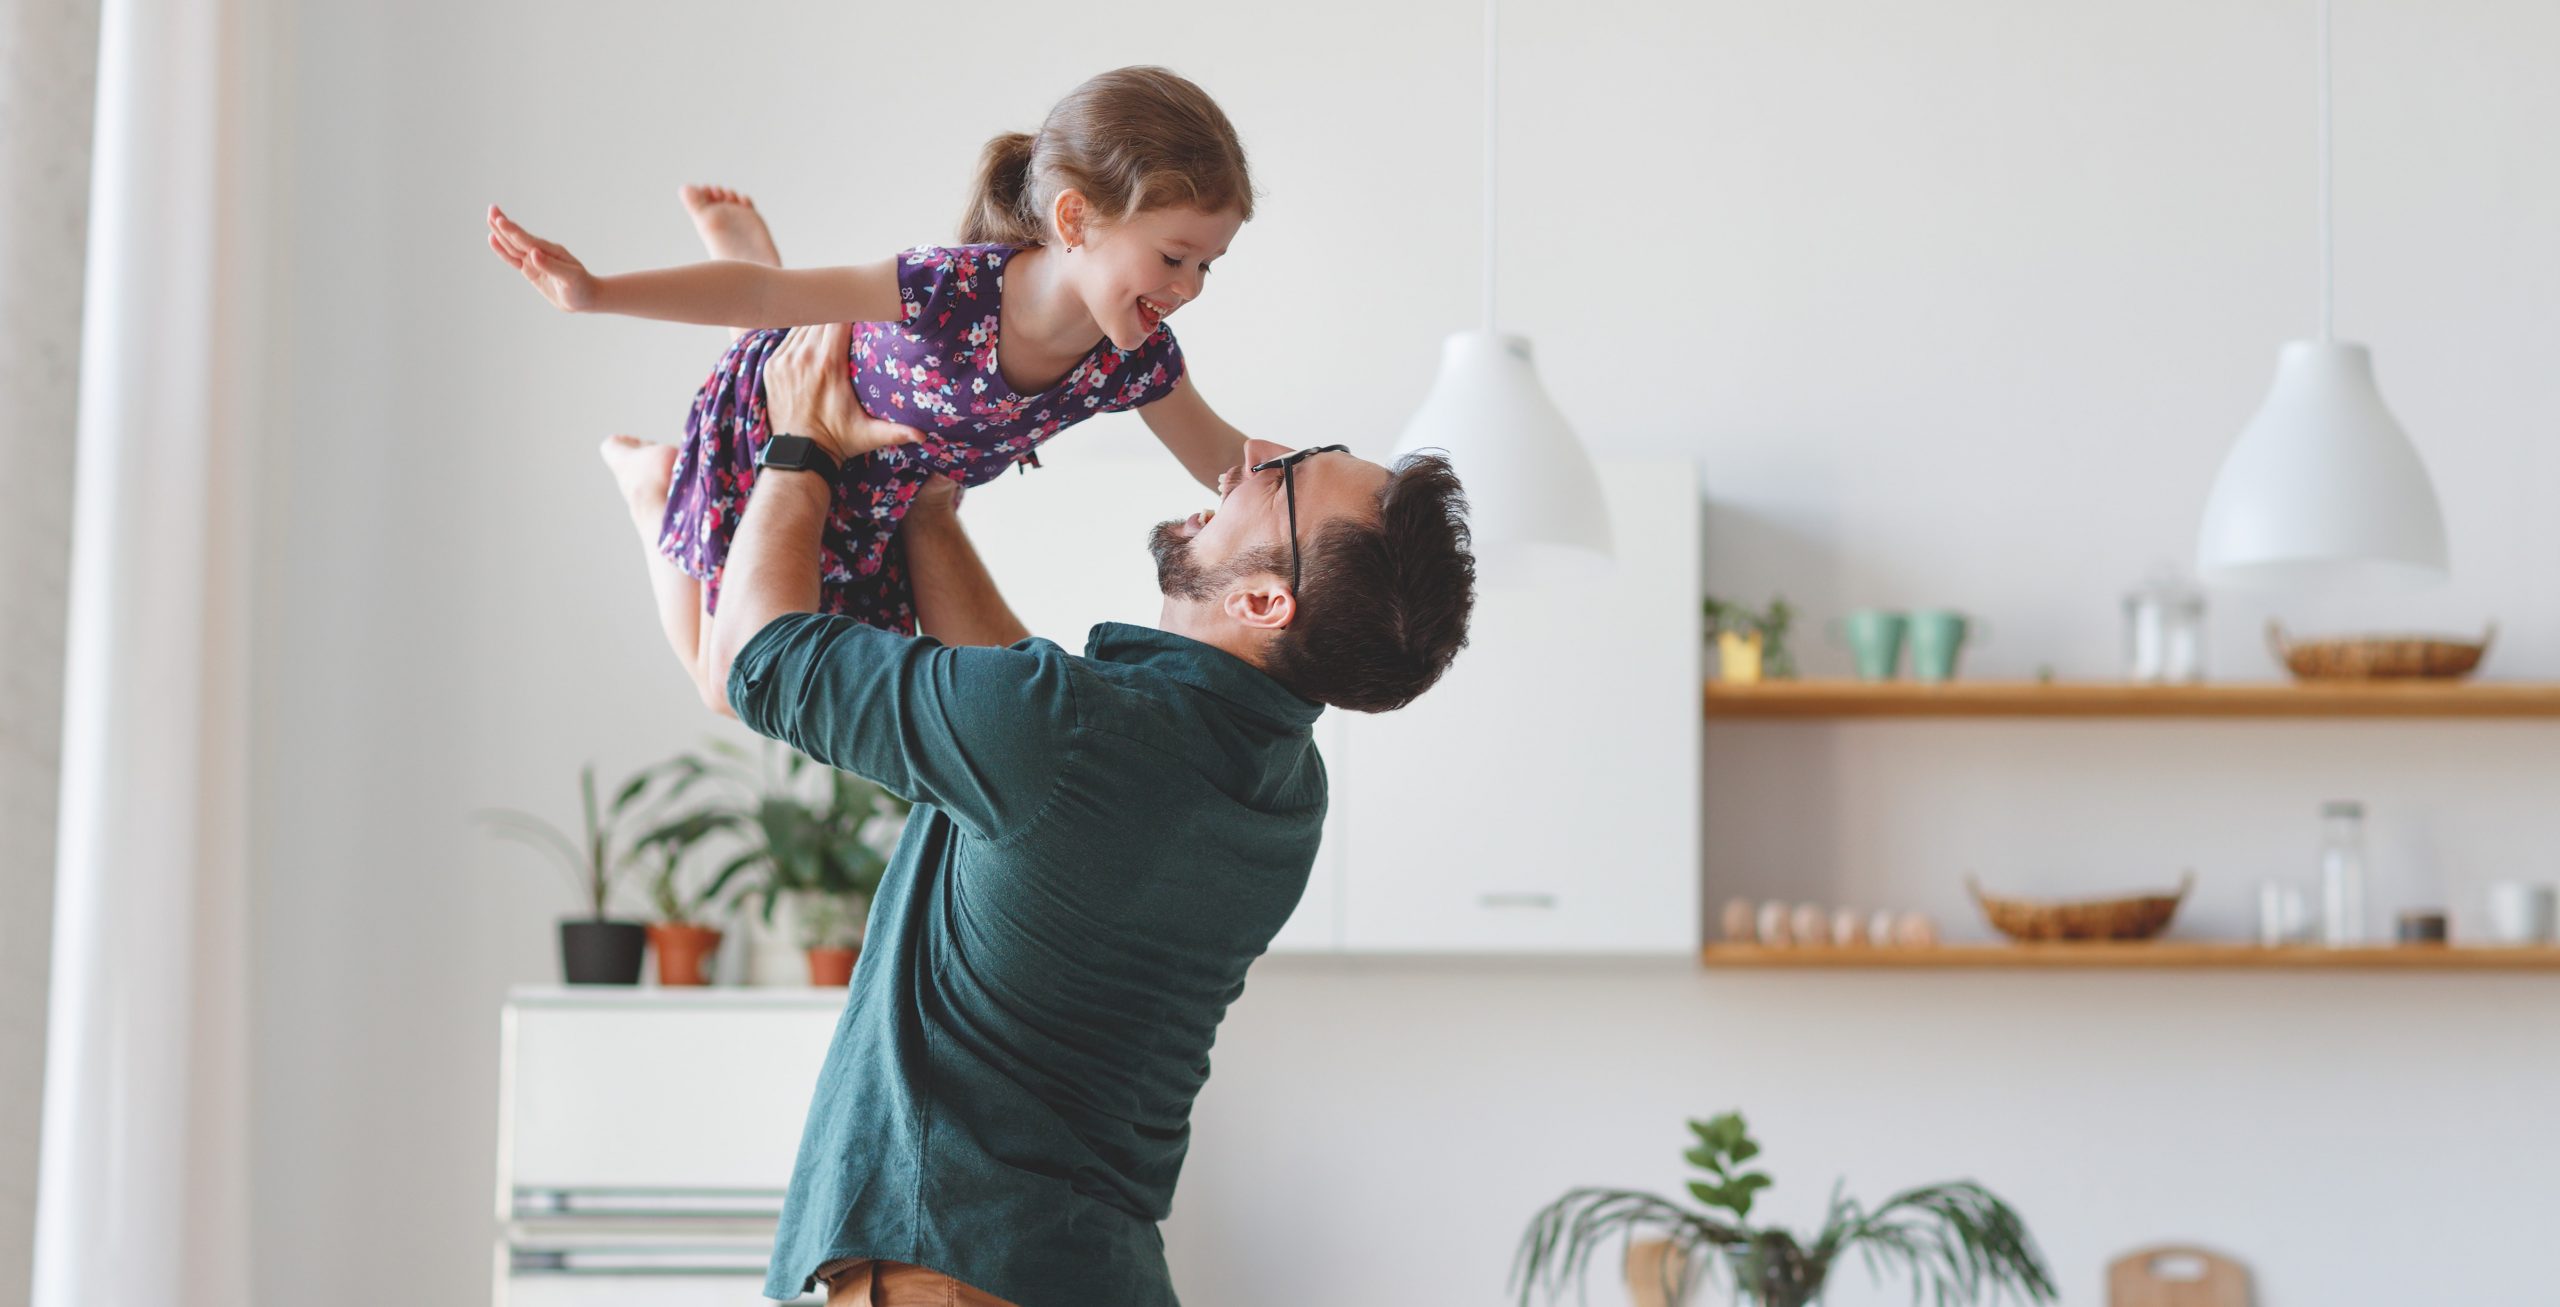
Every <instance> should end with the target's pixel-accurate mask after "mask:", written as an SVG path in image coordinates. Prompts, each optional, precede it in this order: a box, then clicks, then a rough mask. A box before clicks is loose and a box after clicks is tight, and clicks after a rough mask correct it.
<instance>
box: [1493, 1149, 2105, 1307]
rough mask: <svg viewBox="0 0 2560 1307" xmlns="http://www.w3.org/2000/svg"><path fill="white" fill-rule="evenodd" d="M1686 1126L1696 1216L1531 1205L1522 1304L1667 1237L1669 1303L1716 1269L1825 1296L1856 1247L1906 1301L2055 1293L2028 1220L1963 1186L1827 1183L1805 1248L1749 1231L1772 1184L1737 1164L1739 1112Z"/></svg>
mask: <svg viewBox="0 0 2560 1307" xmlns="http://www.w3.org/2000/svg"><path fill="white" fill-rule="evenodd" d="M1689 1131H1690V1133H1691V1134H1692V1135H1694V1136H1695V1137H1696V1139H1697V1144H1696V1146H1694V1147H1692V1148H1690V1149H1689V1150H1688V1151H1687V1152H1686V1153H1684V1154H1682V1156H1683V1157H1685V1158H1686V1159H1687V1160H1688V1162H1689V1164H1690V1165H1692V1166H1695V1167H1697V1168H1698V1169H1699V1170H1701V1171H1704V1172H1705V1173H1706V1176H1705V1178H1703V1179H1698V1180H1692V1181H1690V1182H1689V1195H1690V1197H1692V1198H1694V1199H1696V1200H1697V1202H1698V1204H1699V1210H1692V1209H1690V1208H1688V1207H1684V1206H1682V1205H1680V1204H1679V1203H1676V1202H1673V1201H1672V1200H1670V1199H1667V1198H1662V1197H1659V1196H1657V1195H1654V1194H1649V1193H1642V1192H1638V1191H1635V1190H1628V1189H1590V1188H1585V1189H1574V1190H1571V1191H1568V1192H1567V1193H1566V1194H1565V1195H1564V1196H1563V1197H1562V1198H1559V1199H1557V1200H1556V1201H1554V1202H1552V1203H1549V1204H1548V1205H1547V1206H1546V1207H1544V1208H1541V1209H1540V1210H1539V1212H1538V1214H1537V1215H1536V1216H1535V1217H1533V1218H1531V1220H1530V1222H1529V1228H1528V1231H1527V1232H1526V1233H1524V1234H1523V1235H1522V1236H1521V1238H1520V1250H1519V1253H1518V1255H1517V1256H1516V1257H1515V1258H1514V1259H1513V1261H1512V1268H1511V1276H1512V1283H1513V1284H1514V1285H1516V1286H1517V1287H1518V1289H1519V1291H1520V1303H1521V1307H1529V1304H1530V1302H1531V1299H1532V1297H1533V1295H1534V1294H1535V1292H1536V1291H1537V1290H1538V1289H1540V1288H1545V1289H1546V1290H1547V1291H1548V1294H1549V1298H1550V1300H1551V1301H1552V1300H1553V1299H1554V1298H1555V1297H1557V1296H1560V1295H1561V1294H1562V1293H1563V1291H1564V1288H1565V1286H1567V1285H1569V1284H1571V1285H1579V1284H1580V1283H1581V1281H1582V1278H1583V1276H1584V1274H1585V1273H1586V1272H1587V1271H1588V1270H1589V1268H1590V1264H1591V1259H1592V1256H1593V1255H1594V1254H1595V1253H1596V1252H1598V1251H1599V1250H1600V1249H1601V1248H1603V1247H1605V1246H1608V1245H1610V1244H1613V1243H1614V1244H1617V1245H1619V1246H1621V1247H1623V1246H1624V1245H1625V1244H1626V1243H1627V1242H1628V1241H1630V1240H1632V1239H1634V1238H1636V1237H1638V1236H1640V1235H1641V1236H1646V1237H1651V1238H1660V1239H1664V1240H1668V1241H1669V1242H1670V1243H1671V1244H1673V1245H1674V1247H1675V1248H1676V1249H1677V1250H1678V1252H1679V1254H1680V1255H1679V1256H1678V1257H1675V1258H1670V1259H1666V1260H1665V1261H1664V1262H1663V1266H1664V1276H1665V1280H1666V1283H1664V1284H1663V1285H1662V1291H1663V1293H1664V1295H1665V1296H1666V1297H1667V1298H1668V1299H1669V1300H1670V1301H1672V1302H1674V1303H1678V1302H1682V1301H1685V1300H1686V1299H1687V1298H1688V1297H1689V1296H1690V1295H1691V1294H1693V1293H1695V1292H1696V1290H1697V1288H1698V1285H1699V1282H1700V1280H1701V1279H1702V1278H1703V1277H1704V1276H1705V1275H1707V1274H1708V1273H1710V1271H1711V1270H1712V1269H1713V1268H1714V1267H1715V1266H1716V1265H1717V1264H1718V1262H1719V1260H1721V1262H1722V1263H1723V1266H1724V1269H1725V1271H1726V1272H1727V1273H1728V1274H1729V1275H1730V1277H1731V1279H1732V1284H1733V1291H1734V1296H1735V1298H1736V1300H1737V1301H1741V1302H1748V1303H1753V1304H1757V1307H1805V1304H1808V1303H1812V1302H1814V1301H1815V1300H1817V1299H1819V1298H1820V1297H1821V1296H1822V1290H1823V1286H1824V1284H1825V1283H1826V1282H1827V1281H1828V1279H1829V1277H1830V1274H1831V1270H1832V1267H1833V1265H1834V1264H1835V1263H1836V1262H1837V1261H1838V1260H1839V1258H1840V1257H1841V1256H1842V1255H1843V1254H1845V1253H1848V1252H1849V1251H1851V1250H1853V1249H1854V1250H1855V1251H1856V1252H1857V1253H1858V1255H1859V1257H1860V1259H1861V1260H1862V1261H1863V1262H1864V1263H1865V1264H1866V1267H1867V1269H1868V1272H1869V1273H1870V1274H1872V1275H1875V1276H1877V1277H1878V1278H1879V1279H1881V1278H1882V1277H1883V1276H1884V1275H1885V1274H1886V1273H1887V1272H1897V1273H1899V1274H1902V1275H1906V1276H1908V1277H1910V1279H1911V1282H1912V1288H1911V1296H1912V1301H1913V1302H1915V1303H1916V1302H1919V1301H1921V1300H1922V1298H1923V1297H1924V1296H1928V1295H1934V1300H1935V1302H1936V1303H1937V1304H1939V1307H1946V1305H1947V1304H1951V1303H1974V1302H1980V1301H1983V1300H1984V1299H1985V1298H1986V1297H1988V1298H1992V1299H1998V1298H2001V1297H2004V1296H2010V1295H2014V1296H2016V1297H2017V1298H2019V1299H2021V1300H2023V1301H2026V1302H2034V1303H2047V1302H2052V1301H2055V1300H2056V1298H2057V1297H2058V1296H2059V1295H2058V1293H2057V1292H2056V1290H2055V1288H2054V1284H2053V1276H2052V1274H2051V1273H2050V1272H2048V1271H2047V1270H2046V1269H2045V1266H2044V1260H2043V1257H2042V1256H2041V1255H2040V1254H2039V1253H2038V1252H2037V1251H2036V1247H2035V1241H2034V1239H2033V1238H2032V1237H2031V1236H2029V1235H2028V1233H2027V1227H2026V1223H2025V1222H2024V1221H2022V1220H2020V1219H2019V1217H2018V1214H2017V1213H2016V1212H2015V1211H2013V1210H2011V1209H2010V1207H2009V1205H2008V1204H2006V1203H2004V1202H2002V1201H2000V1199H1999V1198H1997V1197H1996V1196H1994V1195H1993V1194H1992V1193H1991V1192H1990V1191H1989V1190H1987V1189H1984V1188H1983V1187H1982V1186H1980V1185H1978V1184H1975V1183H1973V1182H1972V1181H1969V1180H1964V1181H1956V1182H1953V1183H1947V1184H1933V1185H1923V1186H1921V1187H1919V1188H1917V1189H1907V1190H1904V1191H1903V1192H1901V1193H1898V1194H1895V1195H1894V1196H1892V1197H1891V1198H1888V1199H1886V1200H1885V1201H1884V1203H1883V1204H1882V1205H1881V1206H1879V1207H1876V1208H1875V1209H1873V1210H1868V1209H1867V1208H1865V1207H1863V1206H1861V1205H1860V1204H1859V1203H1857V1202H1856V1201H1854V1200H1852V1199H1849V1198H1846V1197H1843V1196H1842V1195H1841V1193H1840V1190H1839V1188H1838V1187H1837V1186H1835V1187H1834V1188H1833V1190H1832V1193H1831V1202H1830V1206H1829V1209H1828V1212H1827V1214H1826V1215H1825V1217H1824V1220H1823V1223H1822V1230H1821V1232H1820V1233H1819V1234H1817V1235H1816V1236H1815V1237H1814V1238H1813V1240H1812V1241H1811V1242H1805V1241H1802V1240H1799V1239H1797V1238H1796V1237H1795V1236H1794V1235H1793V1234H1791V1233H1789V1232H1788V1231H1786V1230H1783V1229H1778V1228H1776V1227H1768V1226H1754V1225H1753V1224H1751V1207H1752V1203H1753V1200H1754V1199H1755V1198H1757V1197H1758V1196H1759V1194H1760V1193H1761V1191H1763V1190H1765V1189H1767V1188H1769V1187H1770V1186H1771V1184H1772V1183H1774V1182H1773V1181H1772V1180H1771V1179H1770V1178H1769V1176H1768V1175H1767V1174H1766V1173H1764V1172H1760V1171H1751V1170H1745V1169H1743V1164H1744V1163H1746V1162H1748V1161H1750V1160H1751V1159H1752V1158H1754V1157H1757V1156H1758V1155H1759V1153H1760V1145H1759V1144H1758V1142H1757V1141H1755V1140H1753V1139H1752V1138H1751V1134H1750V1131H1749V1129H1748V1128H1747V1127H1746V1126H1745V1125H1744V1124H1743V1120H1742V1116H1741V1114H1740V1113H1738V1112H1727V1113H1724V1114H1723V1115H1720V1116H1716V1117H1713V1118H1710V1119H1708V1120H1705V1121H1691V1122H1690V1123H1689ZM1675 1268H1677V1269H1675ZM1675 1278H1676V1282H1674V1281H1675Z"/></svg>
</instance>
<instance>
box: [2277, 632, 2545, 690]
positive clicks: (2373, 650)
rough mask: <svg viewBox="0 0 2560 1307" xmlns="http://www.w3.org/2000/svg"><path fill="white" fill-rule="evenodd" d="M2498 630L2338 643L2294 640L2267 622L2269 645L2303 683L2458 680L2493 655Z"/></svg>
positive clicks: (2373, 637)
mask: <svg viewBox="0 0 2560 1307" xmlns="http://www.w3.org/2000/svg"><path fill="white" fill-rule="evenodd" d="M2497 634H2498V628H2497V627H2495V626H2492V627H2490V628H2489V629H2488V630H2487V631H2485V632H2483V633H2482V634H2481V636H2480V638H2479V639H2478V640H2451V639H2446V638H2445V637H2443V636H2436V635H2366V636H2356V637H2353V638H2346V639H2333V640H2293V639H2288V638H2286V636H2285V633H2284V626H2283V624H2282V623H2279V622H2269V623H2267V645H2268V647H2270V648H2272V649H2274V650H2275V654H2276V657H2277V658H2278V659H2279V660H2281V661H2282V662H2283V663H2284V665H2285V668H2286V670H2288V671H2290V672H2292V673H2293V675H2294V679H2296V680H2302V681H2363V680H2382V679H2391V678H2401V677H2424V678H2429V679H2434V680H2453V679H2456V678H2458V677H2464V676H2469V675H2470V674H2471V673H2472V672H2473V671H2474V670H2476V669H2477V668H2478V667H2479V666H2480V659H2481V658H2482V657H2483V656H2484V655H2486V654H2487V653H2488V652H2489V642H2490V641H2491V640H2493V639H2495V638H2497Z"/></svg>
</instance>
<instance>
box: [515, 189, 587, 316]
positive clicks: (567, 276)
mask: <svg viewBox="0 0 2560 1307" xmlns="http://www.w3.org/2000/svg"><path fill="white" fill-rule="evenodd" d="M489 248H490V249H491V250H492V251H494V252H496V254H497V256H498V257H499V258H500V259H503V260H505V261H506V264H507V266H508V267H510V268H513V269H515V270H516V271H518V272H521V273H523V274H524V279H525V280H526V281H529V282H532V283H533V288H534V289H535V290H538V291H540V292H542V298H544V299H547V300H549V301H551V303H552V306H553V307H555V308H558V309H560V310H562V311H563V312H567V313H584V312H586V311H587V310H589V309H592V308H594V307H595V306H596V275H595V274H594V273H592V272H589V271H587V265H585V264H583V263H580V262H578V257H577V256H576V255H574V254H571V253H570V252H569V251H567V250H565V249H562V248H560V246H559V245H557V244H555V243H553V242H551V241H547V240H544V239H542V238H541V237H539V236H536V235H534V234H533V233H532V232H529V231H526V230H525V229H524V228H522V227H519V226H517V225H516V221H515V219H513V218H510V217H508V216H507V215H505V214H504V213H501V212H499V211H498V206H497V205H494V204H492V205H490V206H489Z"/></svg>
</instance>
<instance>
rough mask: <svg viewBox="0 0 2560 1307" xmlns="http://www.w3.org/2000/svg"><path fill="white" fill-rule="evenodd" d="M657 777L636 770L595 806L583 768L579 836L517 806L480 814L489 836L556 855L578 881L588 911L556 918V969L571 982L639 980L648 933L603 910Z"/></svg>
mask: <svg viewBox="0 0 2560 1307" xmlns="http://www.w3.org/2000/svg"><path fill="white" fill-rule="evenodd" d="M657 774H658V773H657V769H656V768H650V769H647V770H644V771H641V772H639V773H636V774H635V775H633V776H631V777H630V778H629V779H628V780H625V781H624V782H623V783H622V785H621V787H620V788H619V789H617V790H615V791H614V795H613V802H612V803H611V804H608V805H603V806H599V805H598V804H597V802H596V769H595V764H593V763H589V764H587V765H585V766H583V767H580V768H579V769H578V799H579V812H580V817H581V822H580V828H579V830H580V833H579V836H578V837H576V838H573V837H571V836H570V835H569V834H568V833H567V832H566V831H563V830H561V829H560V828H559V827H558V826H556V825H553V824H552V823H551V822H548V821H545V820H543V819H542V818H540V817H537V816H535V815H533V814H532V813H529V812H523V811H519V810H517V809H514V808H491V809H486V810H484V811H482V812H481V813H480V819H481V821H482V822H483V823H485V824H486V825H487V826H488V827H489V829H490V830H491V831H492V832H493V833H495V834H496V835H498V836H499V837H501V838H504V839H509V840H514V841H515V842H517V843H519V844H523V845H525V846H527V847H529V848H532V849H535V850H537V851H539V852H541V853H543V854H545V855H547V856H549V857H551V858H553V859H555V860H557V862H558V863H559V865H560V866H561V867H562V868H564V869H566V870H567V871H568V873H569V875H570V878H571V879H572V880H573V881H574V882H575V883H576V885H577V891H578V897H579V899H580V900H581V901H582V902H583V903H584V904H585V905H586V907H587V915H586V916H585V917H583V918H575V919H570V920H564V921H562V922H561V923H560V969H561V972H562V974H563V976H565V977H566V979H567V980H568V982H569V983H570V984H572V985H636V984H638V983H640V957H641V951H642V949H643V947H644V946H645V945H646V944H647V942H648V932H647V931H646V930H645V929H644V928H643V927H642V926H641V924H640V923H639V922H636V921H617V920H612V919H610V918H608V917H607V915H606V913H607V911H608V909H609V907H610V905H611V901H612V898H613V891H614V888H615V886H616V885H618V884H619V883H621V881H622V880H623V879H624V877H625V876H627V875H628V874H629V872H630V869H631V865H632V863H633V862H634V861H635V860H636V857H637V853H636V849H637V846H638V844H639V840H638V839H636V838H634V837H633V836H632V835H631V834H630V830H629V828H630V827H631V826H633V825H634V824H636V823H637V822H638V821H639V820H640V819H641V817H642V814H643V813H644V812H646V811H647V810H648V809H649V806H650V805H649V804H647V803H646V802H644V798H645V796H646V795H647V794H648V792H649V790H650V788H651V784H652V782H653V781H654V780H655V779H656V777H657Z"/></svg>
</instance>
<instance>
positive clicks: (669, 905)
mask: <svg viewBox="0 0 2560 1307" xmlns="http://www.w3.org/2000/svg"><path fill="white" fill-rule="evenodd" d="M707 833H708V832H707V831H706V832H705V834H707ZM700 838H701V837H700V836H696V837H694V840H681V839H667V838H660V839H656V840H652V841H651V842H650V843H649V844H648V846H647V847H648V848H649V849H650V850H651V852H652V853H653V854H654V856H655V857H656V858H657V860H658V867H657V870H656V871H654V872H652V873H651V874H650V877H649V904H650V906H651V907H653V908H655V909H657V914H658V919H657V920H656V921H652V922H650V923H649V951H650V952H651V953H653V954H655V955H656V956H657V959H658V983H659V984H661V985H708V984H710V983H711V975H710V961H711V959H712V958H713V957H714V956H715V955H717V954H718V953H719V952H720V939H721V931H720V928H719V927H718V926H713V925H709V924H706V923H707V921H708V919H709V918H710V917H711V916H712V914H713V912H714V910H715V908H716V907H717V903H718V899H719V887H718V886H715V885H695V884H690V883H689V878H688V877H687V876H686V875H685V871H686V867H687V860H686V858H685V852H686V850H687V849H688V848H689V847H690V846H691V844H692V843H694V842H695V841H696V840H699V839H700Z"/></svg>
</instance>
